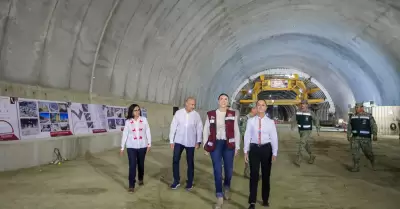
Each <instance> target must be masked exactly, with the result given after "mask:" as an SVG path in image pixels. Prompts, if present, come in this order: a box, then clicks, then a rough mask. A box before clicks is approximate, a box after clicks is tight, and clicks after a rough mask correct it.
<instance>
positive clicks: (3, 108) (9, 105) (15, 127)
mask: <svg viewBox="0 0 400 209" xmlns="http://www.w3.org/2000/svg"><path fill="white" fill-rule="evenodd" d="M16 100H17V98H15V97H11V98H10V97H2V96H0V141H9V140H19V139H20V133H19V122H18V114H17V104H16Z"/></svg>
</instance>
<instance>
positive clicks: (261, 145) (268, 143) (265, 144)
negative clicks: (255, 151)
mask: <svg viewBox="0 0 400 209" xmlns="http://www.w3.org/2000/svg"><path fill="white" fill-rule="evenodd" d="M270 144H271V143H270V142H267V143H264V144H256V143H250V145H251V146H257V147H263V146H267V145H270Z"/></svg>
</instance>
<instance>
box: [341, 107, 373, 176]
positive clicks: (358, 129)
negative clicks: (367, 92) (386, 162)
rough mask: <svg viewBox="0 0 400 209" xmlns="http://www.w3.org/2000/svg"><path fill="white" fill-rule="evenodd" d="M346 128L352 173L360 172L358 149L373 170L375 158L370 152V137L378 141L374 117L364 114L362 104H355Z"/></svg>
mask: <svg viewBox="0 0 400 209" xmlns="http://www.w3.org/2000/svg"><path fill="white" fill-rule="evenodd" d="M349 119H350V121H349V124H348V126H347V140H349V142H350V145H351V154H352V155H353V163H354V164H353V168H351V171H352V172H358V171H360V149H361V150H362V151H363V153H364V155H365V156H366V157H367V159H368V160H369V161H370V162H371V165H372V169H373V170H375V157H374V153H373V152H372V142H371V137H372V138H373V140H374V141H377V140H378V137H377V132H378V128H377V125H376V122H375V119H374V117H373V116H372V115H371V114H369V113H366V112H364V105H363V103H356V106H355V114H354V115H352V116H350V118H349Z"/></svg>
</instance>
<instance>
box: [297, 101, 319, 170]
mask: <svg viewBox="0 0 400 209" xmlns="http://www.w3.org/2000/svg"><path fill="white" fill-rule="evenodd" d="M313 125H315V126H316V128H317V129H319V119H318V118H317V117H316V116H315V114H314V112H312V111H310V109H309V108H308V102H307V100H302V101H301V103H300V108H299V110H297V112H296V115H294V116H293V118H292V120H291V128H292V130H294V128H295V127H296V126H297V127H298V130H299V134H300V142H299V148H298V151H297V158H296V160H295V162H294V163H295V164H296V165H297V166H300V164H301V161H302V159H303V155H302V151H303V150H305V151H306V152H307V153H308V155H309V159H308V163H309V164H313V163H314V161H315V157H316V156H315V155H313V154H312V151H311V144H310V141H309V140H310V137H311V132H312V129H313Z"/></svg>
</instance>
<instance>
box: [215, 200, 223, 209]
mask: <svg viewBox="0 0 400 209" xmlns="http://www.w3.org/2000/svg"><path fill="white" fill-rule="evenodd" d="M223 204H224V198H222V197H219V198H217V203H216V204H215V205H214V209H222V205H223Z"/></svg>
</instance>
